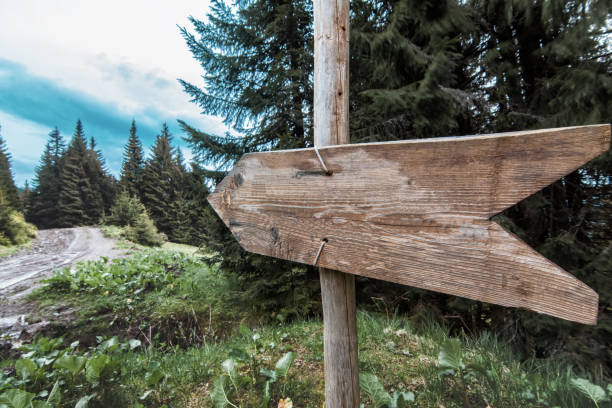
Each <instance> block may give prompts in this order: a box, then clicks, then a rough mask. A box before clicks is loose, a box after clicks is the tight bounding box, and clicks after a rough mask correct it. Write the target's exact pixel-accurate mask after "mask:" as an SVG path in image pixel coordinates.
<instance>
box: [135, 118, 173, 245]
mask: <svg viewBox="0 0 612 408" xmlns="http://www.w3.org/2000/svg"><path fill="white" fill-rule="evenodd" d="M171 143H172V136H171V134H170V131H169V130H168V126H167V125H166V124H165V123H164V125H163V126H162V130H161V133H160V134H159V135H158V136H157V138H156V139H155V145H154V146H153V149H152V151H151V156H150V157H149V159H147V161H146V164H145V168H144V173H143V182H142V195H143V200H142V201H143V204H144V205H145V207H146V208H147V211H148V213H149V215H150V216H151V218H152V219H153V221H154V222H155V225H156V226H157V228H158V229H159V231H160V232H163V233H164V234H166V235H167V236H168V237H169V238H170V239H171V238H172V237H173V228H172V227H173V220H174V219H175V204H176V203H175V199H176V196H177V188H178V184H179V182H180V181H179V173H178V169H177V166H176V159H175V157H174V156H173V148H172V145H171Z"/></svg>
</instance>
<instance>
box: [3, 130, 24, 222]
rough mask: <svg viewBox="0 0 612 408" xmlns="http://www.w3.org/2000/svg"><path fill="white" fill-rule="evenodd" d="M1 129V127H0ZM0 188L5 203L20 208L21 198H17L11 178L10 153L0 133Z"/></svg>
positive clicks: (17, 193) (17, 194) (15, 188)
mask: <svg viewBox="0 0 612 408" xmlns="http://www.w3.org/2000/svg"><path fill="white" fill-rule="evenodd" d="M0 129H1V128H0ZM0 188H1V189H2V190H1V193H2V195H3V200H4V202H5V203H6V205H8V206H10V207H11V208H13V209H14V210H20V209H21V200H20V199H19V191H18V190H17V186H15V181H14V180H13V172H12V170H11V154H10V153H9V151H8V148H7V146H6V142H5V141H4V139H3V138H2V135H1V134H0Z"/></svg>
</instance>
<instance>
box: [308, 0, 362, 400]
mask: <svg viewBox="0 0 612 408" xmlns="http://www.w3.org/2000/svg"><path fill="white" fill-rule="evenodd" d="M313 6H314V43H315V44H314V48H315V52H314V104H313V106H314V144H315V146H317V147H323V146H330V145H337V144H348V143H350V140H349V132H348V126H349V118H348V102H349V100H348V96H349V95H348V90H349V81H348V75H349V35H348V32H349V27H348V25H349V2H348V0H332V1H330V0H314V4H313ZM302 153H303V154H309V153H310V152H302ZM319 276H320V279H321V301H322V306H323V354H324V357H325V358H324V363H325V406H326V407H327V408H358V407H359V364H358V362H359V360H358V354H357V316H356V306H355V276H354V275H349V274H346V273H343V272H339V271H335V270H332V269H326V268H319Z"/></svg>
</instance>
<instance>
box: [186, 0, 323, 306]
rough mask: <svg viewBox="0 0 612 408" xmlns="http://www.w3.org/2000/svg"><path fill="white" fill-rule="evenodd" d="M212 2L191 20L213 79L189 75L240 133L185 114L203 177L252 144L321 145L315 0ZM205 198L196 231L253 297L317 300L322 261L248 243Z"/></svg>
mask: <svg viewBox="0 0 612 408" xmlns="http://www.w3.org/2000/svg"><path fill="white" fill-rule="evenodd" d="M211 10H212V11H211V13H210V14H209V15H208V16H207V21H206V22H205V21H201V20H197V19H195V18H191V23H192V25H193V30H194V33H191V32H190V31H189V30H188V29H186V28H183V29H182V33H183V36H184V38H185V40H186V42H187V45H188V47H189V49H190V50H191V52H192V53H193V55H194V57H195V58H196V59H197V60H198V62H200V64H201V65H202V67H203V68H204V70H205V71H206V75H205V81H206V86H205V87H204V88H202V89H201V88H198V87H197V86H195V85H193V84H190V83H187V82H185V81H182V84H183V86H184V89H185V91H186V92H187V93H188V94H189V95H190V96H191V97H192V98H193V100H194V102H195V103H197V104H198V106H199V107H200V108H201V109H202V112H203V113H204V114H213V115H220V116H222V117H223V118H224V120H225V123H226V124H227V125H229V126H231V127H233V129H234V130H235V132H236V133H238V136H229V135H225V136H213V135H210V134H206V133H204V132H200V131H198V130H196V129H195V128H193V127H191V126H189V125H188V124H187V123H185V122H182V121H179V123H180V124H181V126H182V127H183V129H184V130H185V131H186V132H187V137H186V140H187V141H188V143H189V144H190V146H191V147H192V150H193V152H194V160H195V161H196V162H197V163H198V165H199V168H197V169H194V172H195V174H194V178H197V177H206V178H208V179H209V180H212V181H213V182H218V181H219V180H220V179H221V178H222V176H223V175H224V171H225V170H227V169H228V168H230V167H232V165H233V164H234V162H235V161H236V160H238V159H239V158H240V156H242V154H244V153H245V152H250V151H258V150H270V149H290V148H296V147H304V146H310V145H312V92H313V90H312V72H313V52H312V45H313V33H312V18H313V16H312V4H311V2H310V1H308V0H297V1H290V0H249V1H243V2H242V1H241V2H237V3H235V4H234V5H229V4H225V3H224V2H223V1H222V0H215V1H213V3H212V6H211ZM211 167H214V169H215V170H213V171H211V170H207V169H209V168H211ZM194 200H199V198H194ZM202 201H203V200H202ZM193 202H196V201H193ZM200 205H203V207H200V210H199V217H201V218H200V219H197V218H196V219H195V222H197V223H198V224H199V225H201V227H200V229H199V230H197V231H194V230H192V237H191V238H190V239H198V240H202V241H203V242H204V243H205V244H206V245H207V246H208V247H209V248H210V249H211V250H213V251H215V252H217V253H220V254H222V259H221V260H222V262H223V268H224V270H226V271H227V272H228V273H232V274H234V275H235V276H236V278H237V280H238V281H239V283H240V289H241V290H242V292H243V293H244V296H245V299H248V301H249V302H253V301H254V300H256V301H257V302H258V304H260V305H261V306H262V308H264V309H274V310H276V311H277V312H278V311H282V312H283V313H285V314H292V313H296V312H299V313H304V312H309V311H310V310H311V308H312V307H313V306H314V305H315V304H316V300H315V299H316V295H314V294H315V293H316V292H317V291H318V288H319V284H318V281H317V279H316V277H317V274H316V271H315V270H314V269H313V268H306V267H302V266H296V265H294V264H291V263H288V262H284V261H280V260H275V259H271V258H266V257H262V256H258V255H253V254H248V253H245V252H244V251H243V250H242V249H241V248H240V246H239V245H238V243H237V242H236V240H235V239H234V238H233V237H232V236H231V234H230V233H229V231H228V230H227V228H226V227H225V225H224V224H223V223H222V222H221V221H220V220H219V218H218V217H217V216H216V214H214V212H213V211H212V209H211V208H210V206H209V205H208V203H206V202H205V201H204V202H202V203H201V204H200ZM202 208H203V209H202ZM204 219H205V221H202V220H204ZM195 237H198V238H195Z"/></svg>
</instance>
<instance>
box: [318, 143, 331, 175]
mask: <svg viewBox="0 0 612 408" xmlns="http://www.w3.org/2000/svg"><path fill="white" fill-rule="evenodd" d="M314 151H315V153H316V154H317V157H318V158H319V162H321V166H322V167H323V170H325V174H327V175H328V176H331V175H332V172H331V171H329V169H328V168H327V166H326V165H325V162H324V161H323V158H322V157H321V154H320V153H319V149H318V148H317V146H315V147H314Z"/></svg>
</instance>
